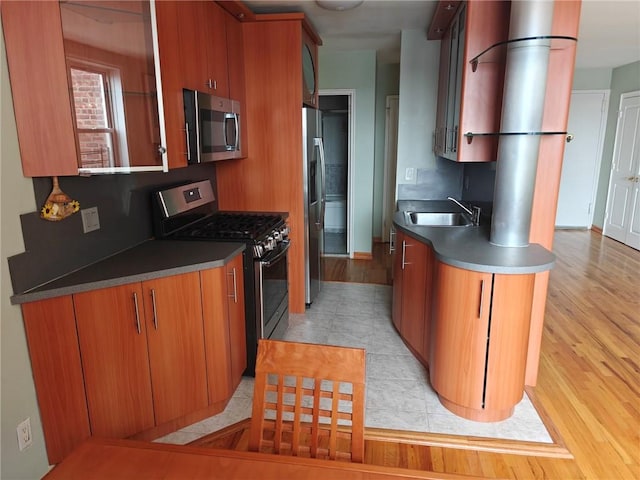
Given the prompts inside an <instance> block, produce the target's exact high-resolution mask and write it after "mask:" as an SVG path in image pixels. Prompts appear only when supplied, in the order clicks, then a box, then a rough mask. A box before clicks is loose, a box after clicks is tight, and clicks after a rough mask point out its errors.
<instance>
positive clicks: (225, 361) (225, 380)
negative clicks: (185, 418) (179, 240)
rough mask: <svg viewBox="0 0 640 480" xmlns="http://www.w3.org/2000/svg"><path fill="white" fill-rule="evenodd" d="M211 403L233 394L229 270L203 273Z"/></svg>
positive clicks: (221, 400)
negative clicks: (228, 298)
mask: <svg viewBox="0 0 640 480" xmlns="http://www.w3.org/2000/svg"><path fill="white" fill-rule="evenodd" d="M200 282H201V295H202V314H203V319H204V340H205V349H206V359H207V379H208V386H209V387H208V388H209V403H210V404H215V403H219V402H226V400H227V399H228V398H229V397H230V396H231V394H232V393H233V381H232V379H231V342H230V336H229V302H228V301H227V271H226V269H225V268H222V267H220V268H212V269H209V270H203V271H201V272H200Z"/></svg>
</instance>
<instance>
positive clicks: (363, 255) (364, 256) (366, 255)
mask: <svg viewBox="0 0 640 480" xmlns="http://www.w3.org/2000/svg"><path fill="white" fill-rule="evenodd" d="M353 259H354V260H373V254H372V253H371V252H353Z"/></svg>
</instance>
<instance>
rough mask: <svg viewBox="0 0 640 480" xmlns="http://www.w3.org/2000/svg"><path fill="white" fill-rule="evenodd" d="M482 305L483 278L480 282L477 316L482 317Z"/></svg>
mask: <svg viewBox="0 0 640 480" xmlns="http://www.w3.org/2000/svg"><path fill="white" fill-rule="evenodd" d="M483 306H484V280H481V282H480V308H479V309H478V318H482V309H483V308H482V307H483Z"/></svg>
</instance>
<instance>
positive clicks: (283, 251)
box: [260, 240, 291, 267]
mask: <svg viewBox="0 0 640 480" xmlns="http://www.w3.org/2000/svg"><path fill="white" fill-rule="evenodd" d="M282 243H283V244H284V246H283V247H282V248H281V249H280V251H279V252H278V254H277V255H276V256H275V257H273V258H270V259H268V260H260V265H262V266H263V267H270V266H271V265H273V264H275V263H277V262H278V261H279V260H280V259H281V258H282V257H284V256H285V255H286V254H287V250H289V247H291V240H283V241H282Z"/></svg>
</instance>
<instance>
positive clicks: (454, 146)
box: [451, 125, 458, 153]
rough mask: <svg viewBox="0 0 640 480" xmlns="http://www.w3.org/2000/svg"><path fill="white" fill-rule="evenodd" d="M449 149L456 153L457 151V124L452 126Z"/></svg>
mask: <svg viewBox="0 0 640 480" xmlns="http://www.w3.org/2000/svg"><path fill="white" fill-rule="evenodd" d="M451 151H452V152H453V153H456V152H457V151H458V125H456V126H455V127H454V128H453V138H452V139H451Z"/></svg>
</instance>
